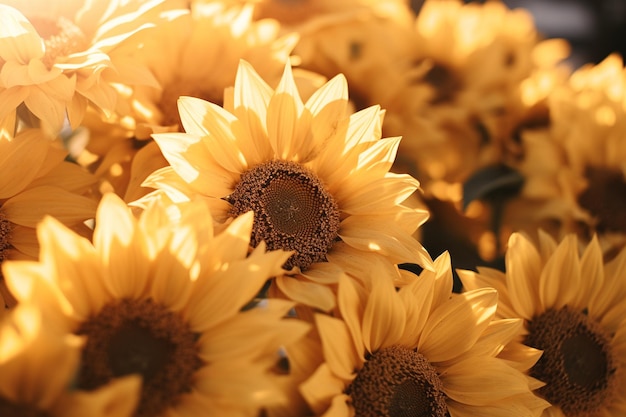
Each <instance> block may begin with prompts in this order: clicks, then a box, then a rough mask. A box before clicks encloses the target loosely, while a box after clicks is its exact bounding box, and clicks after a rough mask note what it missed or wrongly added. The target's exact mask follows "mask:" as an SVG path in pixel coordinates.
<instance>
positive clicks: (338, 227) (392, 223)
mask: <svg viewBox="0 0 626 417" xmlns="http://www.w3.org/2000/svg"><path fill="white" fill-rule="evenodd" d="M231 93H232V96H231V98H230V99H229V100H228V102H227V103H225V105H224V108H222V107H220V106H218V105H215V104H213V103H209V102H207V101H204V100H201V99H197V98H192V97H181V98H180V99H179V108H180V117H181V120H182V124H183V126H184V128H185V130H186V132H185V133H182V132H181V133H171V134H168V133H164V134H155V135H153V137H154V139H155V140H156V142H157V144H158V145H159V147H160V148H161V151H162V152H163V155H164V156H165V158H166V159H167V160H168V161H169V163H170V166H168V167H165V168H163V169H161V170H159V171H156V172H155V173H153V174H152V175H151V176H150V177H149V178H148V179H147V180H146V182H145V185H146V186H148V187H152V188H156V189H157V190H156V191H155V192H154V193H152V194H157V195H158V194H160V193H165V194H167V195H169V196H170V197H171V198H172V200H173V201H180V200H182V201H184V200H189V199H191V198H194V197H196V196H200V197H202V198H205V199H206V200H207V201H209V204H210V206H211V210H212V212H213V214H214V217H215V218H216V219H217V220H218V221H224V220H226V219H228V218H231V217H236V216H238V215H240V214H242V213H244V212H247V211H250V210H252V211H254V214H255V217H254V227H253V230H252V239H251V244H252V245H253V246H257V245H259V244H260V243H261V242H262V241H265V242H266V244H267V245H268V248H270V249H272V250H273V249H284V250H289V251H294V252H295V253H294V254H293V255H292V256H291V257H290V258H289V259H288V261H287V262H286V263H285V272H286V275H281V276H279V277H277V279H276V280H275V284H276V286H277V288H278V290H279V291H280V292H282V293H284V294H285V295H286V296H288V297H290V298H292V299H293V300H295V301H298V302H302V303H304V304H309V305H314V306H316V307H319V308H322V309H324V310H329V309H330V308H332V307H333V305H334V299H333V294H332V289H331V288H330V287H329V286H327V285H334V284H336V282H337V279H336V278H337V276H338V275H337V273H336V272H337V270H338V268H337V267H336V262H334V261H333V259H332V258H333V257H335V256H336V257H339V258H341V257H352V256H354V252H357V253H358V254H359V255H358V256H360V257H361V261H362V262H367V256H368V255H369V254H374V255H375V254H378V255H383V256H385V257H386V258H387V259H388V260H389V261H391V262H393V263H394V264H398V263H402V262H413V263H417V264H421V265H423V266H426V267H429V265H430V262H431V260H430V256H429V255H428V253H427V252H426V250H425V249H424V248H423V247H422V246H421V244H420V243H419V242H418V241H417V240H416V239H414V238H413V237H412V234H413V233H414V232H415V231H416V229H417V228H418V227H419V225H420V224H421V223H423V222H424V221H425V220H426V219H427V217H428V213H427V212H426V211H423V210H418V209H413V208H410V207H407V206H405V205H403V201H404V200H406V199H407V197H408V196H409V195H411V194H412V193H413V192H414V191H416V190H417V189H418V187H419V184H418V182H417V181H416V180H415V179H414V178H412V177H411V176H409V175H401V174H393V173H390V172H389V171H388V170H389V168H390V166H391V164H392V162H393V158H394V156H395V152H396V149H397V146H398V143H399V141H400V138H384V139H381V137H380V135H381V122H382V120H381V119H382V112H381V110H380V108H379V107H378V106H373V107H370V108H367V109H365V110H363V111H361V112H358V113H355V114H352V115H349V114H348V113H347V112H346V106H347V86H346V80H345V78H344V77H343V76H336V77H335V78H333V79H332V80H331V81H329V82H328V83H326V84H325V85H324V86H323V87H321V88H320V89H319V90H318V91H316V92H315V93H314V94H313V95H312V96H311V97H310V98H309V100H307V102H306V103H305V104H303V102H302V101H301V99H300V96H299V94H298V91H297V89H296V86H295V84H294V80H293V76H292V73H291V65H290V64H287V65H286V66H285V70H284V75H283V77H282V79H281V81H280V84H279V85H278V87H277V88H276V90H273V89H272V88H270V87H269V86H268V85H267V84H266V83H265V82H264V81H263V80H262V79H261V78H260V77H259V75H258V74H257V73H256V72H255V71H254V70H253V69H252V67H251V66H250V64H248V63H247V62H245V61H242V62H241V64H240V66H239V69H238V71H237V78H236V80H235V86H234V89H233V90H232V91H231ZM294 278H296V279H294Z"/></svg>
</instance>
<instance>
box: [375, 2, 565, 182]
mask: <svg viewBox="0 0 626 417" xmlns="http://www.w3.org/2000/svg"><path fill="white" fill-rule="evenodd" d="M412 38H413V41H414V42H413V44H412V45H413V48H412V50H411V53H410V56H409V57H408V59H409V60H410V61H411V64H412V65H411V66H410V67H408V68H404V67H403V68H400V70H402V71H403V74H402V78H401V80H400V85H398V86H396V87H395V88H394V91H396V92H397V94H395V95H392V96H389V97H388V101H383V102H381V105H383V106H384V107H385V108H386V109H387V111H388V117H387V123H386V124H385V132H386V134H391V135H396V134H398V132H402V134H403V136H405V137H406V139H405V140H403V142H402V144H401V146H400V150H399V156H398V164H397V165H398V169H408V170H409V172H412V173H413V174H414V175H415V176H416V177H417V178H418V179H419V180H420V181H422V182H423V184H424V188H425V192H426V193H427V194H429V193H431V185H433V184H438V182H440V181H445V182H448V183H454V182H463V181H464V180H466V179H467V178H468V177H469V175H471V173H473V172H474V171H475V170H476V169H477V168H479V167H482V166H484V165H486V164H489V163H493V162H494V161H495V160H497V157H498V156H499V155H498V150H499V149H498V148H499V141H500V140H502V137H503V136H504V137H506V133H507V129H506V128H507V127H508V126H509V125H510V123H511V122H510V120H509V118H510V117H511V116H513V115H514V114H512V113H513V112H512V110H513V109H512V107H513V106H515V105H517V91H518V88H519V85H520V83H521V82H522V81H523V80H525V79H526V78H527V77H529V76H531V73H532V71H533V70H534V69H541V70H546V69H552V68H554V67H555V65H556V63H558V62H559V61H560V60H562V59H563V58H564V57H566V56H567V54H568V53H569V49H568V45H567V43H566V42H565V41H559V40H550V41H548V42H547V43H546V44H544V43H542V42H541V37H540V35H539V33H538V32H537V30H536V28H535V26H534V22H533V19H532V16H531V15H530V13H529V12H528V11H526V10H523V9H509V8H507V6H506V5H505V4H504V3H501V2H499V1H490V2H485V3H476V2H471V3H469V4H466V3H464V2H462V1H460V0H455V1H432V0H427V1H425V2H424V4H423V5H422V7H421V9H420V10H419V12H418V14H417V19H416V20H415V24H414V29H413V34H412ZM537 48H539V49H542V50H541V51H540V53H538V52H536V51H535V50H536V49H537Z"/></svg>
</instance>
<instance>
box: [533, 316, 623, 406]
mask: <svg viewBox="0 0 626 417" xmlns="http://www.w3.org/2000/svg"><path fill="white" fill-rule="evenodd" d="M528 331H529V333H528V335H527V336H526V339H525V343H526V344H527V345H528V346H531V347H534V348H537V349H541V350H543V354H542V356H541V358H540V359H539V361H538V362H537V363H536V364H535V366H534V367H533V368H532V369H531V375H532V376H534V377H535V378H537V379H539V380H541V381H543V382H545V383H546V385H545V386H544V387H542V388H540V389H539V393H540V394H541V395H543V396H544V397H545V398H546V400H548V401H549V402H551V403H552V404H553V405H557V406H558V407H560V408H561V409H562V410H563V412H564V413H565V415H591V414H593V413H594V412H595V411H597V410H599V409H600V408H601V407H603V406H605V405H607V404H608V403H609V402H610V401H611V400H612V397H613V396H614V392H615V389H616V385H617V383H616V382H615V370H616V369H615V367H616V364H615V363H616V361H615V358H613V355H612V351H611V344H610V339H609V336H608V335H607V334H606V332H605V331H604V330H603V329H602V328H601V326H600V325H599V324H598V323H597V322H595V321H594V320H592V319H591V318H589V317H588V316H587V315H586V314H584V312H579V311H576V310H574V309H572V308H570V307H567V306H565V307H563V308H561V309H560V310H548V311H546V312H545V313H543V314H541V315H539V316H538V317H536V318H534V319H533V320H532V321H531V322H529V325H528Z"/></svg>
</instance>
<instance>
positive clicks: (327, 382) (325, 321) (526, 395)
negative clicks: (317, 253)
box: [300, 254, 548, 417]
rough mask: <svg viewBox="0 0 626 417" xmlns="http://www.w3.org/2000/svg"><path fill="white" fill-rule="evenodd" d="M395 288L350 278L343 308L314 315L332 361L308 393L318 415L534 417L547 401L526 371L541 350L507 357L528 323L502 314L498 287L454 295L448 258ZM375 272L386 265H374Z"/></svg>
mask: <svg viewBox="0 0 626 417" xmlns="http://www.w3.org/2000/svg"><path fill="white" fill-rule="evenodd" d="M434 269H435V270H434V271H424V272H423V273H422V274H420V276H419V279H417V280H413V281H412V282H411V283H409V284H408V285H406V286H404V287H402V288H400V289H399V290H396V288H394V287H393V286H392V285H390V282H389V281H385V280H369V281H368V282H370V283H371V287H370V286H367V285H365V286H363V285H360V284H359V283H358V282H357V281H356V280H350V279H345V277H344V278H342V279H341V280H340V282H339V291H338V314H337V315H336V316H335V317H331V316H328V315H322V314H316V316H315V319H316V324H317V330H318V332H319V334H320V337H321V340H322V344H323V352H324V358H325V363H323V364H322V365H321V366H320V367H319V368H318V369H317V370H316V371H315V373H314V374H313V375H312V376H311V378H310V379H309V380H307V381H306V382H304V383H303V384H302V385H301V386H300V389H301V391H302V393H303V395H304V396H305V398H306V399H307V400H308V402H309V404H310V405H311V408H312V409H313V411H314V413H315V415H324V416H346V417H347V416H353V415H357V416H365V417H369V416H397V415H420V416H421V415H425V416H436V417H445V416H455V417H459V416H468V417H469V416H476V415H490V416H503V417H504V416H507V417H510V416H531V415H536V416H538V415H540V414H541V412H542V410H543V409H544V408H545V407H547V406H548V404H547V403H546V402H545V401H543V400H541V399H539V398H538V397H536V396H535V395H534V394H533V393H532V392H531V389H532V388H535V387H537V386H539V384H538V383H537V381H535V380H534V379H532V378H530V377H527V376H526V375H524V373H523V372H522V370H523V368H526V369H527V368H528V366H530V365H532V364H533V363H534V362H535V361H536V360H537V358H538V357H539V355H540V352H538V351H536V350H534V349H530V348H528V347H524V346H521V345H520V346H519V350H518V352H517V353H518V355H517V356H518V358H524V361H525V362H526V363H527V364H522V362H521V361H515V362H514V361H511V360H510V358H513V357H514V355H512V354H509V355H508V359H506V360H505V359H502V358H499V357H498V355H499V354H500V353H501V352H502V350H503V347H504V346H505V345H506V344H507V343H508V342H509V341H511V339H512V337H513V336H514V334H515V333H516V332H517V331H519V329H520V328H521V325H522V323H521V320H495V319H494V315H495V312H496V307H497V298H498V297H497V293H496V291H495V290H494V289H478V290H475V291H471V292H467V293H464V294H460V295H459V294H453V293H452V292H451V290H452V272H451V268H450V258H449V256H448V255H447V254H444V255H442V256H440V257H439V258H438V259H437V260H436V261H435V268H434ZM370 273H371V274H373V275H377V274H380V273H384V271H381V270H377V268H376V267H373V268H371V270H370Z"/></svg>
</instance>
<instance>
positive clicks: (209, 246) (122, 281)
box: [4, 193, 308, 417]
mask: <svg viewBox="0 0 626 417" xmlns="http://www.w3.org/2000/svg"><path fill="white" fill-rule="evenodd" d="M176 210H178V214H177V216H174V215H173V211H176ZM251 229H252V214H251V213H250V214H248V215H244V216H240V217H238V218H236V219H234V220H233V221H232V222H231V223H230V224H229V225H228V226H227V227H225V228H224V230H223V231H222V232H221V233H219V234H215V235H214V229H213V223H212V220H211V216H210V214H209V212H208V209H207V207H206V205H205V204H204V203H203V202H201V201H196V202H195V203H188V204H183V205H180V206H178V207H175V206H172V205H171V204H166V203H163V202H159V201H155V202H154V203H153V205H151V206H150V207H148V208H147V209H146V210H145V211H144V212H142V213H141V215H140V216H139V218H138V219H137V218H135V217H134V216H133V215H132V213H131V211H130V210H129V209H128V207H127V205H126V204H125V203H124V202H123V201H122V200H121V199H120V198H119V197H118V196H116V195H115V194H113V193H108V194H106V195H105V196H103V198H102V201H101V203H100V206H99V207H98V212H97V216H96V225H95V229H94V237H93V242H94V243H93V245H92V244H91V243H90V242H89V241H88V240H87V239H84V238H82V237H80V236H78V235H76V234H75V233H73V232H72V231H71V230H69V229H67V228H66V227H64V226H62V225H61V224H60V223H59V222H58V221H56V220H54V219H53V218H51V217H47V218H46V219H44V220H43V222H42V224H41V226H40V227H39V228H38V237H39V240H40V242H41V255H40V262H33V261H21V262H20V261H14V262H7V263H5V265H4V267H5V274H6V279H7V282H8V283H9V286H10V287H11V290H12V291H13V292H14V294H15V295H16V298H18V299H19V300H20V301H26V300H30V301H32V302H35V303H36V304H37V305H39V306H41V308H42V309H44V311H46V314H47V315H48V316H49V317H50V320H55V321H56V322H61V324H62V325H64V326H65V327H66V328H67V329H68V330H69V331H70V332H72V333H75V334H77V335H82V336H84V337H85V338H86V343H85V345H84V347H83V348H82V362H81V367H80V371H79V372H78V375H77V381H76V384H77V386H78V387H79V388H85V389H95V388H97V387H100V386H102V385H103V384H106V383H108V382H109V381H111V380H115V379H116V378H117V377H121V376H124V375H128V374H139V375H141V376H142V379H143V385H142V391H141V399H140V401H139V406H138V409H137V411H136V412H135V414H134V415H135V416H141V417H144V416H157V415H159V416H160V415H177V416H197V415H205V414H207V415H240V416H245V415H249V416H256V415H257V413H258V411H259V408H260V407H261V406H265V405H268V404H272V403H274V402H280V401H281V400H284V399H283V398H281V392H280V390H279V389H278V388H277V387H276V386H274V385H273V384H272V378H271V377H270V375H269V372H268V368H269V367H270V365H272V364H273V363H274V361H275V359H276V355H277V354H278V349H279V347H280V346H281V345H282V344H288V343H291V342H292V341H293V340H295V339H297V338H298V337H300V336H301V335H303V334H304V333H305V332H306V331H307V330H308V326H307V325H306V324H305V323H304V322H301V321H296V320H282V317H283V316H284V315H285V314H286V313H287V312H288V310H289V309H290V308H291V307H292V305H293V303H291V302H287V301H284V300H269V301H268V302H267V303H265V304H263V305H261V306H259V307H257V308H248V307H247V305H248V303H249V302H250V301H251V300H252V299H253V298H254V296H255V295H256V294H257V293H258V292H259V290H260V289H261V287H262V286H263V285H264V283H265V281H266V280H267V279H268V278H269V277H270V276H273V275H275V274H277V273H278V272H279V271H280V269H281V265H282V264H283V263H284V262H285V261H286V260H287V258H288V257H289V253H286V252H283V251H274V252H268V253H266V252H265V246H264V245H259V246H258V247H257V248H256V249H255V250H254V251H252V252H251V253H248V252H249V251H248V249H249V239H250V232H251ZM243 307H247V308H246V309H245V310H242V309H243Z"/></svg>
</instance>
